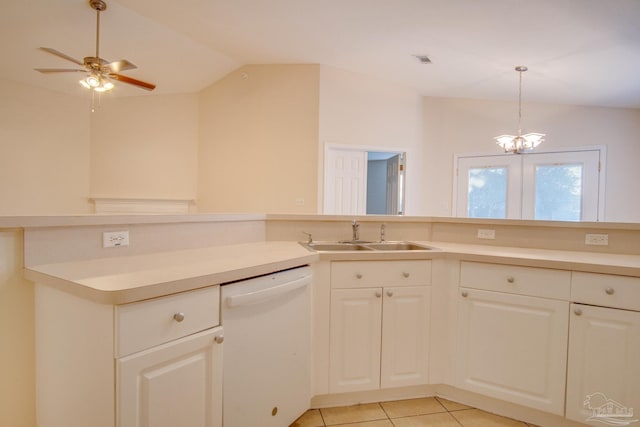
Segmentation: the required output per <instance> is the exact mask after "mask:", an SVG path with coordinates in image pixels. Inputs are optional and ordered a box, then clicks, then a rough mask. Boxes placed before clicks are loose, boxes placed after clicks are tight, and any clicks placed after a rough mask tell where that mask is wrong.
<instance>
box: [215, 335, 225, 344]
mask: <svg viewBox="0 0 640 427" xmlns="http://www.w3.org/2000/svg"><path fill="white" fill-rule="evenodd" d="M214 341H215V342H216V343H217V344H222V343H223V342H224V335H216V337H215V338H214Z"/></svg>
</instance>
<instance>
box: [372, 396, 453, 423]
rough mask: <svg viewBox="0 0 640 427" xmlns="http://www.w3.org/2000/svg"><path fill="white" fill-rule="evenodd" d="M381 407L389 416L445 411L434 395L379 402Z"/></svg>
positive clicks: (408, 415) (407, 415)
mask: <svg viewBox="0 0 640 427" xmlns="http://www.w3.org/2000/svg"><path fill="white" fill-rule="evenodd" d="M380 405H381V406H382V409H384V411H385V412H386V413H387V415H388V416H389V418H398V417H410V416H413V415H426V414H435V413H437V412H446V409H445V408H444V406H442V405H441V404H440V402H438V401H437V400H436V398H435V397H423V398H420V399H407V400H395V401H393V402H381V403H380Z"/></svg>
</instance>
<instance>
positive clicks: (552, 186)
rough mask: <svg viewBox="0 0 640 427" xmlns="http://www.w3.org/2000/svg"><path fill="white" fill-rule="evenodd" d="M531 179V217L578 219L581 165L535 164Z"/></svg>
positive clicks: (580, 201) (580, 212)
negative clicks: (534, 181)
mask: <svg viewBox="0 0 640 427" xmlns="http://www.w3.org/2000/svg"><path fill="white" fill-rule="evenodd" d="M535 179H536V183H535V185H536V196H535V197H536V205H535V219H547V220H556V221H580V219H581V218H582V165H580V164H578V165H570V164H565V165H545V166H540V165H539V166H536V178H535Z"/></svg>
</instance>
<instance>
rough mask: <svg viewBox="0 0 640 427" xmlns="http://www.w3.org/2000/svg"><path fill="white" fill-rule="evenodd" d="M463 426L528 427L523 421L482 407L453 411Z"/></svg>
mask: <svg viewBox="0 0 640 427" xmlns="http://www.w3.org/2000/svg"><path fill="white" fill-rule="evenodd" d="M451 415H453V416H454V417H455V418H456V420H458V422H459V423H460V424H462V427H526V426H527V425H526V424H525V423H523V422H521V421H516V420H513V419H511V418H505V417H501V416H499V415H494V414H490V413H488V412H484V411H481V410H480V409H466V410H463V411H456V412H451Z"/></svg>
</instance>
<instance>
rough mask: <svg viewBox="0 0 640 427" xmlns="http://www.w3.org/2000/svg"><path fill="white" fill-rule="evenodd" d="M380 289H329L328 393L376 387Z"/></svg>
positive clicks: (378, 355)
mask: <svg viewBox="0 0 640 427" xmlns="http://www.w3.org/2000/svg"><path fill="white" fill-rule="evenodd" d="M381 322H382V289H381V288H367V289H335V290H333V291H332V292H331V326H330V328H331V342H330V357H329V359H330V360H329V366H330V369H329V392H330V393H342V392H347V391H360V390H374V389H377V388H378V387H379V386H380V342H381Z"/></svg>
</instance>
